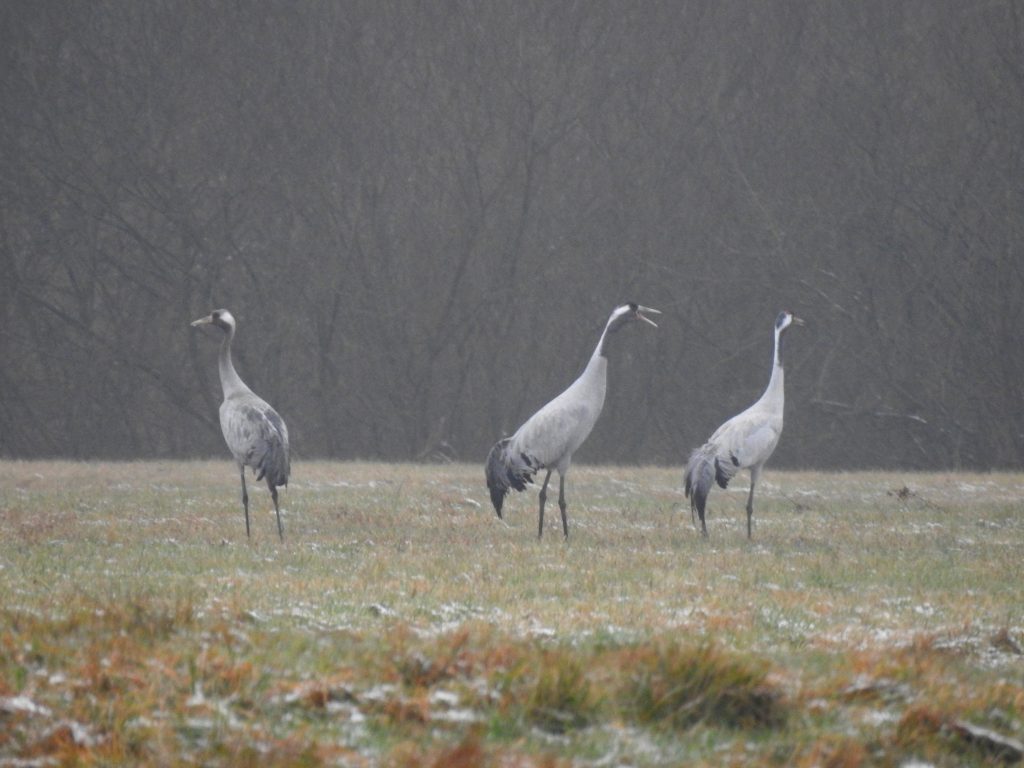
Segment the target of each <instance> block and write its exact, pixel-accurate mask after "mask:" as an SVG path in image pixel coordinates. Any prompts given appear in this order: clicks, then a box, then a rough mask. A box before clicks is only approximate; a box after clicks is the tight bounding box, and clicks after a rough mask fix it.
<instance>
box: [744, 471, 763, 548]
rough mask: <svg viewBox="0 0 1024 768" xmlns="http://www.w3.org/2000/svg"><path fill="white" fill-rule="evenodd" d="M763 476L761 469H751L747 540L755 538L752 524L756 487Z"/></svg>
mask: <svg viewBox="0 0 1024 768" xmlns="http://www.w3.org/2000/svg"><path fill="white" fill-rule="evenodd" d="M760 476H761V468H760V467H751V468H750V495H749V496H747V538H748V539H750V538H753V536H752V534H751V527H752V526H751V522H752V520H753V517H754V486H755V485H757V479H758V478H759V477H760Z"/></svg>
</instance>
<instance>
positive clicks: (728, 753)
mask: <svg viewBox="0 0 1024 768" xmlns="http://www.w3.org/2000/svg"><path fill="white" fill-rule="evenodd" d="M679 480H680V470H679V469H678V468H677V469H671V470H670V469H663V468H622V467H607V468H605V467H585V466H579V467H576V468H575V469H574V470H573V473H572V475H571V476H570V480H569V484H568V495H569V505H570V506H569V524H570V541H569V543H568V544H566V543H565V542H564V541H563V540H562V537H561V533H560V524H559V522H558V513H557V506H555V505H554V504H550V509H549V514H548V516H547V517H548V522H549V524H550V525H549V528H548V529H547V531H546V533H545V537H544V539H543V540H542V541H540V542H538V541H537V537H536V524H537V513H536V508H535V505H536V491H535V490H534V491H532V492H530V493H527V494H520V495H518V496H516V497H514V498H512V499H511V500H510V502H509V503H508V504H507V507H506V508H507V509H508V510H509V512H508V514H507V515H506V521H507V522H501V521H499V520H498V519H497V518H496V517H495V515H494V513H493V511H492V510H491V508H490V505H489V501H488V499H487V494H486V489H485V488H484V485H483V470H482V468H481V467H478V466H463V465H456V466H425V465H389V464H370V463H347V464H338V463H326V462H323V463H305V462H304V463H301V464H298V465H297V466H296V467H295V472H294V475H293V482H292V484H291V487H290V488H289V489H288V490H287V491H284V492H283V494H282V500H283V505H284V509H285V540H284V542H283V543H282V542H279V541H278V539H277V533H276V526H275V523H274V519H273V508H272V506H271V504H270V498H269V494H267V492H266V490H265V489H263V490H254V489H255V488H256V485H255V484H254V483H250V497H251V504H252V508H253V511H254V514H253V537H252V541H251V542H247V541H246V538H245V528H244V524H243V520H242V514H241V509H240V505H239V501H238V486H237V482H238V481H237V476H236V473H235V470H234V469H233V467H232V465H230V464H229V463H228V462H219V461H218V462H193V463H187V462H178V463H175V462H167V463H130V464H88V463H56V462H5V463H0V601H2V607H0V766H3V765H5V764H6V765H50V764H85V765H87V764H90V763H95V764H104V765H109V764H131V765H135V764H150V765H188V764H206V765H313V766H315V765H343V766H349V765H351V766H364V765H365V766H369V765H385V766H409V767H413V766H456V767H458V766H472V765H492V766H534V765H537V766H541V765H550V766H555V765H570V764H571V765H581V766H617V765H630V766H664V765H684V764H685V765H702V764H703V765H778V766H783V765H786V766H788V765H796V766H819V765H820V766H858V765H892V766H918V768H920V767H922V766H926V765H934V766H946V765H950V766H952V765H1001V764H1004V763H1009V762H1012V761H1013V760H1014V759H1015V758H1016V759H1019V755H1018V754H1017V753H1016V751H1015V750H1016V749H1017V748H1018V747H1019V746H1020V745H1019V742H1020V741H1021V740H1024V655H1022V654H1024V651H1022V647H1024V475H1021V474H899V473H892V474H881V473H856V474H825V473H800V472H781V471H772V470H771V469H770V468H769V470H768V471H767V472H766V473H765V476H764V480H763V483H762V485H761V489H760V494H759V503H758V505H757V510H756V514H755V528H754V540H753V542H748V541H747V539H746V535H745V534H746V531H745V514H744V512H743V506H744V503H745V498H746V496H745V491H746V489H745V486H744V482H745V481H746V477H745V476H743V477H742V478H741V481H740V482H739V483H738V485H737V487H736V489H735V490H729V491H721V490H716V491H715V492H714V493H713V494H712V496H711V500H710V509H711V515H710V518H709V521H708V528H709V531H710V538H709V540H707V541H705V540H702V539H701V538H700V537H699V536H698V535H697V533H696V531H695V530H694V528H693V526H692V524H691V521H690V514H689V509H688V507H687V506H686V505H685V502H684V500H683V498H682V495H681V492H680V489H679ZM552 512H553V513H554V514H551V513H552Z"/></svg>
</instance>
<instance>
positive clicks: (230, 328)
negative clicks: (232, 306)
mask: <svg viewBox="0 0 1024 768" xmlns="http://www.w3.org/2000/svg"><path fill="white" fill-rule="evenodd" d="M197 325H215V326H217V327H218V328H220V329H221V330H222V331H224V332H225V333H234V331H235V318H234V317H232V315H231V313H230V312H228V311H227V310H226V309H215V310H213V312H211V313H210V314H208V315H207V316H206V317H200V318H199V319H198V320H193V321H192V327H193V328H194V327H196V326H197Z"/></svg>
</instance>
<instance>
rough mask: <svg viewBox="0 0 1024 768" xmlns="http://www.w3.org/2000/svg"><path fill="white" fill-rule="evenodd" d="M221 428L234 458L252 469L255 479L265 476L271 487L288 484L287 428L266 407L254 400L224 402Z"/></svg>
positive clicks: (277, 416)
mask: <svg viewBox="0 0 1024 768" xmlns="http://www.w3.org/2000/svg"><path fill="white" fill-rule="evenodd" d="M221 427H222V428H223V430H224V439H225V440H226V441H227V443H228V447H229V448H230V449H231V452H232V453H233V454H234V456H235V459H236V460H238V461H239V462H241V463H242V464H244V465H246V466H249V467H252V468H253V469H254V470H255V471H256V479H257V480H262V479H263V478H264V477H266V478H267V482H268V484H270V485H272V486H274V487H276V486H280V485H288V475H289V474H290V472H291V465H290V461H289V458H288V427H286V426H285V423H284V419H282V418H281V417H280V416H279V415H278V413H277V411H275V410H274V409H273V408H271V407H270V405H269V404H267V403H266V402H264V401H263V400H260V399H259V398H256V397H253V398H250V399H247V400H243V401H241V402H231V401H226V402H225V404H224V407H222V409H221Z"/></svg>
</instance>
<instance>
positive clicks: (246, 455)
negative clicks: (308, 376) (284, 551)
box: [192, 309, 291, 539]
mask: <svg viewBox="0 0 1024 768" xmlns="http://www.w3.org/2000/svg"><path fill="white" fill-rule="evenodd" d="M206 324H212V325H216V326H217V327H218V328H220V329H221V330H222V331H224V334H225V335H224V340H223V341H222V342H221V347H220V357H219V359H218V370H219V373H220V383H221V389H222V390H223V392H224V401H223V402H222V403H221V404H220V429H221V432H222V433H223V435H224V442H226V443H227V445H228V450H230V451H231V455H232V456H233V457H234V459H235V463H237V464H238V468H239V473H240V475H241V479H242V506H243V508H244V510H245V535H246V536H248V535H249V494H248V492H247V491H246V488H245V468H246V467H251V468H252V470H253V472H255V473H256V480H257V481H260V480H266V483H267V488H268V489H269V490H270V495H271V497H272V498H273V500H274V511H275V512H276V513H277V532H278V535H279V536H280V537H281V538H282V539H283V538H284V528H283V526H282V524H281V509H280V507H279V506H278V501H277V489H278V488H279V487H281V486H287V485H288V475H289V474H290V472H291V464H290V461H289V455H288V427H287V426H285V423H284V419H282V418H281V417H280V416H279V415H278V413H277V411H275V410H274V409H273V408H272V407H271V406H270V404H269V403H268V402H267V401H266V400H264V399H263V398H261V397H260V396H259V395H257V394H256V393H255V392H253V391H252V390H251V389H249V387H248V386H247V385H246V384H245V382H244V381H242V379H241V377H240V376H239V375H238V373H237V372H236V371H235V366H234V363H233V362H232V360H231V341H232V339H233V338H234V335H235V319H234V317H232V316H231V313H230V312H228V311H227V310H225V309H218V310H217V311H215V312H213V313H212V314H211V315H209V316H208V317H204V318H201V319H199V320H196V321H195V322H193V323H192V325H206Z"/></svg>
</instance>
